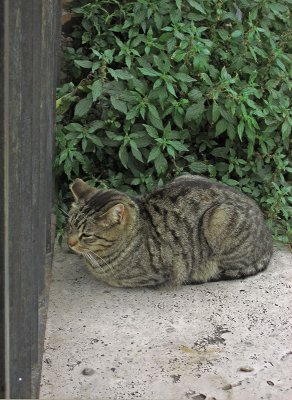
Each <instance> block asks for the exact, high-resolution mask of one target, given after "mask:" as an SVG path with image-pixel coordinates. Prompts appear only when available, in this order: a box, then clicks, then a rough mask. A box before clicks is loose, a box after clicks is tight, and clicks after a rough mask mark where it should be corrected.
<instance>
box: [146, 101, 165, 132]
mask: <svg viewBox="0 0 292 400" xmlns="http://www.w3.org/2000/svg"><path fill="white" fill-rule="evenodd" d="M148 110H149V114H148V116H149V119H150V122H151V123H152V125H154V126H155V128H157V129H161V130H162V129H163V124H162V121H161V118H160V116H159V113H158V111H157V108H156V107H155V106H154V105H153V104H148Z"/></svg>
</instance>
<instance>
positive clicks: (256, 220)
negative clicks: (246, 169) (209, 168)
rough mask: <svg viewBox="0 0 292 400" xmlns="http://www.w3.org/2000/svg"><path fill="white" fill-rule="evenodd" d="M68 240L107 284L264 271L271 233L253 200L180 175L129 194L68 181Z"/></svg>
mask: <svg viewBox="0 0 292 400" xmlns="http://www.w3.org/2000/svg"><path fill="white" fill-rule="evenodd" d="M71 191H72V193H73V195H74V198H75V202H74V203H73V205H72V209H71V211H70V213H69V230H68V245H69V246H70V248H71V249H73V250H74V251H75V252H76V253H79V254H82V255H83V256H84V257H85V258H86V259H87V261H88V263H87V264H88V267H89V268H90V270H91V271H92V272H93V273H94V275H95V276H96V277H97V278H98V279H100V280H102V281H105V282H107V283H108V284H110V285H113V286H121V287H136V286H155V285H161V284H166V285H179V284H187V283H202V282H207V281H214V280H219V279H234V278H244V277H246V276H249V275H254V274H256V273H257V272H259V271H262V270H264V269H265V268H266V267H267V265H268V263H269V260H270V258H271V255H272V238H271V234H270V232H269V231H268V229H267V228H266V226H265V222H264V218H263V215H262V213H261V211H260V209H259V208H258V206H257V205H256V204H255V202H254V201H253V200H251V199H250V198H248V197H247V196H245V195H244V194H242V193H240V192H237V191H236V190H234V189H232V188H230V187H228V186H225V185H223V184H221V183H213V182H211V181H210V180H209V179H207V178H203V177H201V176H192V175H183V176H181V177H178V178H175V179H174V180H173V181H172V182H171V183H169V184H167V185H165V186H164V187H162V188H158V189H156V190H154V191H153V192H152V193H150V194H145V195H143V196H140V197H131V196H128V195H126V194H124V193H120V192H118V191H117V190H112V189H106V190H103V189H101V190H99V189H94V188H92V187H90V186H88V185H87V184H86V183H85V182H83V181H82V180H81V179H76V180H75V181H74V183H73V184H72V185H71Z"/></svg>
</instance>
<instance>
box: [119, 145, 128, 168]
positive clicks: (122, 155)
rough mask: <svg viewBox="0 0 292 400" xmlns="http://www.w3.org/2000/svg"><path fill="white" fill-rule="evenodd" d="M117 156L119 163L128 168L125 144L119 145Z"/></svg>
mask: <svg viewBox="0 0 292 400" xmlns="http://www.w3.org/2000/svg"><path fill="white" fill-rule="evenodd" d="M119 158H120V160H121V163H122V164H123V166H124V167H125V168H126V169H128V161H129V154H128V152H127V149H126V147H125V145H123V144H122V145H121V147H120V149H119Z"/></svg>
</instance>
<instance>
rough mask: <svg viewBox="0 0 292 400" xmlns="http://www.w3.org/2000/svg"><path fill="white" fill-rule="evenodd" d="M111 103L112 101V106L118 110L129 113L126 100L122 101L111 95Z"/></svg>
mask: <svg viewBox="0 0 292 400" xmlns="http://www.w3.org/2000/svg"><path fill="white" fill-rule="evenodd" d="M111 103H112V106H113V107H114V108H115V109H116V110H118V111H120V112H122V113H124V114H127V111H128V110H127V105H126V103H125V102H124V101H122V100H119V99H118V98H117V97H115V96H111Z"/></svg>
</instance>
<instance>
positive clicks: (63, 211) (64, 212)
mask: <svg viewBox="0 0 292 400" xmlns="http://www.w3.org/2000/svg"><path fill="white" fill-rule="evenodd" d="M58 209H59V210H60V211H61V212H62V213H63V214H64V215H65V216H66V217H69V214H68V213H67V212H66V211H65V210H63V209H62V208H61V207H58Z"/></svg>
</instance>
